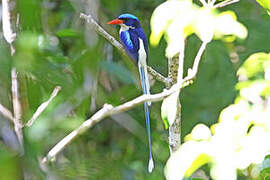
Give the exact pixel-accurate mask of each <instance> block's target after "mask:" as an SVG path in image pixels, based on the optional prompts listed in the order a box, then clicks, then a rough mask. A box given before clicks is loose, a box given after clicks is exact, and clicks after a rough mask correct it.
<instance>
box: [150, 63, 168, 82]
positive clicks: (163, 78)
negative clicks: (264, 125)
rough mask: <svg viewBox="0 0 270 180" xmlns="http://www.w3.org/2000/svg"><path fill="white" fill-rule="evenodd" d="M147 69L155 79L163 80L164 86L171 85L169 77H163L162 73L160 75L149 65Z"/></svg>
mask: <svg viewBox="0 0 270 180" xmlns="http://www.w3.org/2000/svg"><path fill="white" fill-rule="evenodd" d="M147 70H148V72H150V73H151V75H152V76H154V77H155V79H157V80H158V81H160V82H163V83H164V84H165V86H166V87H170V85H171V80H170V79H169V78H165V77H164V76H163V75H161V74H160V73H158V72H157V71H155V70H154V69H153V68H151V67H150V66H147Z"/></svg>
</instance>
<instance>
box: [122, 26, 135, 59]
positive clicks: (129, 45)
mask: <svg viewBox="0 0 270 180" xmlns="http://www.w3.org/2000/svg"><path fill="white" fill-rule="evenodd" d="M120 41H121V43H122V44H123V45H124V47H125V49H126V51H127V53H128V54H129V56H130V57H131V58H132V59H133V61H135V62H136V63H137V62H138V51H139V38H138V36H137V34H136V32H134V31H131V30H128V31H122V32H121V33H120Z"/></svg>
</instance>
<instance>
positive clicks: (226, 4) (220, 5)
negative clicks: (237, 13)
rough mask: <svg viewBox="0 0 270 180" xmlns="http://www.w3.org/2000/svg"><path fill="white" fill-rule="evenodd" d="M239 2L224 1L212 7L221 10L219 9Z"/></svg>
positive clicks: (235, 0) (237, 0)
mask: <svg viewBox="0 0 270 180" xmlns="http://www.w3.org/2000/svg"><path fill="white" fill-rule="evenodd" d="M239 1H240V0H225V1H222V2H220V3H218V4H216V5H214V8H221V7H224V6H228V5H230V4H233V3H237V2H239Z"/></svg>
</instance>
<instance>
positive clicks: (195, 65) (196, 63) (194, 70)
mask: <svg viewBox="0 0 270 180" xmlns="http://www.w3.org/2000/svg"><path fill="white" fill-rule="evenodd" d="M207 43H208V42H203V43H202V45H201V47H200V49H199V51H198V53H197V55H196V57H195V60H194V62H193V67H192V69H188V75H187V77H186V78H188V79H193V78H194V77H195V76H196V74H197V73H198V68H199V63H200V60H201V57H202V54H203V52H204V50H205V48H206V45H207ZM183 81H185V79H184V80H183Z"/></svg>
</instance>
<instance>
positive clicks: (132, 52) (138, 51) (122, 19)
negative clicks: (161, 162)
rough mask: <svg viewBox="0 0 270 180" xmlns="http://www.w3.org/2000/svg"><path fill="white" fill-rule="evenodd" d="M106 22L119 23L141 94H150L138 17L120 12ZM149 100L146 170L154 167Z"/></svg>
mask: <svg viewBox="0 0 270 180" xmlns="http://www.w3.org/2000/svg"><path fill="white" fill-rule="evenodd" d="M108 24H117V25H120V31H119V34H120V42H121V44H122V45H123V46H124V48H125V51H126V52H127V54H128V55H129V56H130V57H131V59H132V60H133V61H134V63H135V64H137V65H138V70H139V74H140V81H141V86H142V91H143V94H147V95H149V94H150V84H149V79H148V72H147V61H148V41H147V38H146V36H145V34H144V31H143V29H142V27H141V24H140V21H139V19H138V18H137V17H136V16H134V15H132V14H128V13H125V14H121V15H120V16H118V17H117V18H116V19H114V20H112V21H110V22H108ZM150 105H151V102H150V101H149V102H145V103H144V113H145V119H146V128H147V137H148V146H149V162H148V172H149V173H151V172H152V170H153V169H154V160H153V156H152V149H151V129H150V118H149V106H150Z"/></svg>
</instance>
